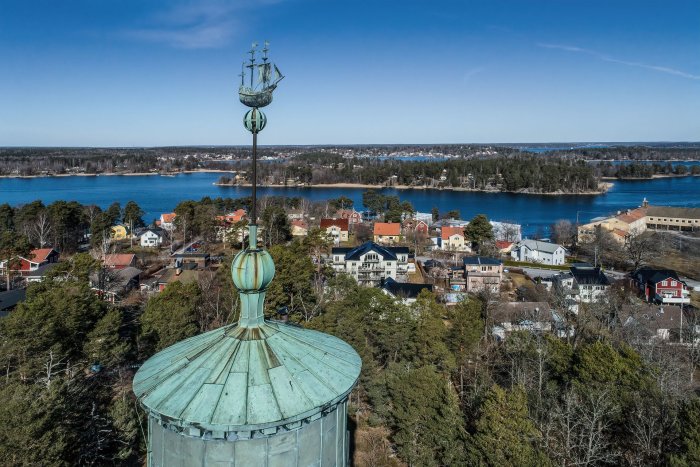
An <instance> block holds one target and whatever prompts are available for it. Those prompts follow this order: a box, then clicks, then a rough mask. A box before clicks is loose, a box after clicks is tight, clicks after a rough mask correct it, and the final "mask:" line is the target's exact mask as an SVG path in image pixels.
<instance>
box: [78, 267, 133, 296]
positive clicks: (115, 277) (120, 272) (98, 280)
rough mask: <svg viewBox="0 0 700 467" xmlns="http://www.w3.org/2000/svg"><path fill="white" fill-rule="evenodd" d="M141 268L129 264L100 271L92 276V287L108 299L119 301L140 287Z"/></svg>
mask: <svg viewBox="0 0 700 467" xmlns="http://www.w3.org/2000/svg"><path fill="white" fill-rule="evenodd" d="M141 272H142V271H141V270H140V269H137V268H134V267H131V266H128V267H125V268H121V269H114V270H107V271H100V272H98V273H94V274H92V275H91V276H90V288H91V289H93V290H94V291H96V292H97V294H98V295H99V296H100V297H101V298H102V299H103V300H106V301H109V302H112V303H114V302H117V301H119V300H120V299H122V298H124V297H125V296H126V295H127V294H128V293H129V292H130V291H131V290H133V289H138V288H139V277H140V276H141Z"/></svg>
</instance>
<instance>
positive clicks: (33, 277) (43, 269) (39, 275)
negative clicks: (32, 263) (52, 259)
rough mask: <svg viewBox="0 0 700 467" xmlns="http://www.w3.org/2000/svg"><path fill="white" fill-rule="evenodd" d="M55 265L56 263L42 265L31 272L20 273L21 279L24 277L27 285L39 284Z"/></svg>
mask: <svg viewBox="0 0 700 467" xmlns="http://www.w3.org/2000/svg"><path fill="white" fill-rule="evenodd" d="M57 265H58V263H44V264H42V265H41V266H39V267H38V268H36V269H35V270H33V271H28V272H25V273H22V277H24V280H25V281H26V282H27V284H30V283H32V282H41V281H42V280H44V277H46V274H48V272H49V271H51V270H52V269H53V268H54V267H56V266H57Z"/></svg>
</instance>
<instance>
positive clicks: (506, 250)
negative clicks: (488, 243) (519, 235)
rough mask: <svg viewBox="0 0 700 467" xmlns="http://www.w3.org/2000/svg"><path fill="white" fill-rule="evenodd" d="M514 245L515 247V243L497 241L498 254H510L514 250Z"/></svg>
mask: <svg viewBox="0 0 700 467" xmlns="http://www.w3.org/2000/svg"><path fill="white" fill-rule="evenodd" d="M513 245H515V244H514V243H513V242H509V241H506V240H496V248H497V249H498V252H499V253H501V254H503V255H507V254H510V252H511V250H513Z"/></svg>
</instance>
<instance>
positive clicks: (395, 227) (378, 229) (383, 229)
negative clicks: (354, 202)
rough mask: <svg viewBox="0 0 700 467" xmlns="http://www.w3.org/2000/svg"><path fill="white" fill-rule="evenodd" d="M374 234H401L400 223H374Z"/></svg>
mask: <svg viewBox="0 0 700 467" xmlns="http://www.w3.org/2000/svg"><path fill="white" fill-rule="evenodd" d="M374 235H401V224H399V223H398V222H377V223H375V224H374Z"/></svg>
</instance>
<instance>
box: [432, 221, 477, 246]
mask: <svg viewBox="0 0 700 467" xmlns="http://www.w3.org/2000/svg"><path fill="white" fill-rule="evenodd" d="M438 244H439V247H440V249H441V250H446V251H471V247H470V246H469V244H467V242H466V241H465V239H464V228H462V227H447V226H445V227H441V228H440V241H439V242H438Z"/></svg>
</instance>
